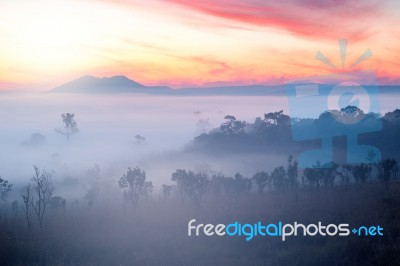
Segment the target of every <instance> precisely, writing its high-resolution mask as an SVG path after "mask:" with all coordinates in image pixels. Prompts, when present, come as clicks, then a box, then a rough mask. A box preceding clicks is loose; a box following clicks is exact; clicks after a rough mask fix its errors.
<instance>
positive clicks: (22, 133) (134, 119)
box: [0, 93, 396, 185]
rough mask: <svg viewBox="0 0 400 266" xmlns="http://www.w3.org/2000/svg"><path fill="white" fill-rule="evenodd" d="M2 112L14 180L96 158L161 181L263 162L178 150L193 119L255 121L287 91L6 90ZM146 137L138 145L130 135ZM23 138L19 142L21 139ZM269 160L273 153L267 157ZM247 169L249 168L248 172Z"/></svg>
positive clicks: (113, 168) (387, 101)
mask: <svg viewBox="0 0 400 266" xmlns="http://www.w3.org/2000/svg"><path fill="white" fill-rule="evenodd" d="M380 101H381V110H382V113H385V112H387V111H389V110H394V109H395V104H396V101H395V99H394V97H390V96H388V97H385V96H382V97H381V99H380ZM0 104H1V108H0V116H1V117H2V123H1V126H0V127H1V130H0V139H1V142H2V146H1V149H0V158H1V160H0V169H1V173H0V175H1V176H3V177H5V178H7V179H9V180H10V181H12V182H13V183H16V184H18V183H20V182H26V181H27V180H29V178H30V176H31V174H32V165H33V164H38V165H40V166H41V167H45V168H48V169H53V170H54V171H55V173H56V177H57V178H58V179H62V178H64V177H65V176H76V177H79V176H81V177H82V176H84V175H85V174H86V172H87V170H88V169H89V168H90V167H92V166H93V164H98V165H100V167H101V170H102V174H103V175H105V176H108V177H109V178H117V177H118V176H120V175H121V174H122V173H124V171H125V170H126V168H127V167H129V166H136V165H139V166H140V167H143V168H144V169H145V170H146V171H147V172H148V174H149V178H150V179H151V180H152V181H153V182H155V184H156V185H159V184H161V183H166V182H168V181H169V179H170V173H171V172H172V171H173V170H174V169H176V168H184V167H186V166H187V167H191V168H195V167H198V165H202V167H208V168H212V170H215V171H225V172H227V173H234V172H236V171H241V172H245V173H246V166H248V169H251V172H254V170H255V169H262V168H263V167H264V168H268V166H263V160H264V161H267V158H268V156H269V157H271V155H263V156H261V157H260V156H248V158H247V157H246V158H244V156H239V157H241V158H236V159H237V160H236V159H233V160H235V161H238V162H240V163H238V164H236V165H232V163H230V162H232V158H235V157H238V156H236V155H234V154H233V155H232V156H231V157H227V158H219V160H216V159H215V158H208V157H207V156H205V157H200V158H193V157H191V158H189V157H188V156H179V152H180V151H181V150H182V149H183V148H184V147H185V145H187V144H188V143H190V141H191V140H192V139H193V138H194V137H195V136H197V135H199V130H198V127H197V126H196V123H197V122H198V121H199V120H200V119H206V120H208V121H209V125H208V128H207V130H211V128H214V127H218V126H219V125H220V124H221V122H222V121H223V120H224V116H225V115H228V114H230V115H234V116H235V117H236V118H237V119H239V120H245V121H250V122H252V121H254V119H255V118H256V117H258V116H262V115H263V114H264V113H267V112H273V111H278V110H284V112H285V113H288V101H287V98H286V97H279V96H277V97H271V96H257V97H255V96H178V97H172V96H154V95H132V94H127V95H126V94H117V95H111V94H110V95H108V94H104V95H103V94H100V95H99V94H94V95H87V94H75V95H73V94H50V93H38V94H4V95H1V96H0ZM62 113H74V114H75V120H76V122H77V124H78V128H79V133H78V134H75V135H73V136H72V137H71V140H70V142H69V143H68V142H67V141H66V138H65V137H64V136H62V135H61V134H58V133H57V132H55V128H58V127H62V126H63V124H62V119H61V114H62ZM33 133H39V134H41V135H44V136H45V140H44V142H43V143H42V144H40V145H29V143H28V144H27V142H29V139H30V137H31V134H33ZM136 135H140V136H144V137H145V138H146V140H145V143H143V144H141V145H139V144H137V143H136V140H135V136H136ZM23 143H25V145H24V144H23ZM268 160H269V161H270V160H271V158H269V159H268ZM249 171H250V170H249Z"/></svg>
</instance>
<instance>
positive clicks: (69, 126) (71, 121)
mask: <svg viewBox="0 0 400 266" xmlns="http://www.w3.org/2000/svg"><path fill="white" fill-rule="evenodd" d="M61 118H62V120H63V123H64V128H56V129H55V130H56V132H57V133H59V134H61V135H64V136H65V137H66V138H67V141H68V142H69V138H70V137H71V136H72V135H73V134H76V133H78V132H79V129H78V125H77V124H76V121H75V114H73V113H66V114H61Z"/></svg>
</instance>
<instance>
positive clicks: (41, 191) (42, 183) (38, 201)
mask: <svg viewBox="0 0 400 266" xmlns="http://www.w3.org/2000/svg"><path fill="white" fill-rule="evenodd" d="M33 169H34V171H35V173H34V175H33V177H32V182H33V189H34V193H33V194H32V196H31V197H30V202H31V205H32V209H33V210H34V212H35V214H36V216H37V219H38V222H39V226H40V230H43V219H44V215H45V213H46V210H47V205H48V204H49V202H50V200H51V197H52V196H53V192H54V186H53V180H52V177H53V174H52V173H51V172H47V171H46V169H43V170H40V169H39V167H37V166H36V165H34V166H33Z"/></svg>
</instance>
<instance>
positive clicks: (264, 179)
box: [252, 171, 269, 195]
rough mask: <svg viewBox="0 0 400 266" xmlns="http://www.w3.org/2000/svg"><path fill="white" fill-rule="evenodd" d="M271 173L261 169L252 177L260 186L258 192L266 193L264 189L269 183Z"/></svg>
mask: <svg viewBox="0 0 400 266" xmlns="http://www.w3.org/2000/svg"><path fill="white" fill-rule="evenodd" d="M268 178H269V175H268V173H267V172H264V171H261V172H257V173H255V174H254V175H253V177H252V179H253V181H254V183H256V185H257V187H258V193H259V194H260V195H262V194H263V193H264V189H265V187H266V186H267V184H268Z"/></svg>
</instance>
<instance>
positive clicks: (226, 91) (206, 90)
mask: <svg viewBox="0 0 400 266" xmlns="http://www.w3.org/2000/svg"><path fill="white" fill-rule="evenodd" d="M304 84H305V83H304ZM304 84H302V85H304ZM309 84H310V83H309ZM299 85H300V84H299ZM335 85H336V84H319V88H320V90H321V91H326V92H327V93H328V92H329V91H330V90H331V89H332V88H333V87H334V86H335ZM365 87H368V86H365ZM378 91H379V93H385V94H387V93H399V92H400V88H399V86H378ZM50 92H60V93H136V94H157V95H177V96H178V95H187V96H192V95H193V96H195V95H232V96H233V95H243V96H245V95H248V96H285V95H286V85H285V84H282V85H275V86H266V85H238V86H221V87H196V88H183V89H171V88H169V87H167V86H146V85H143V84H140V83H138V82H136V81H133V80H131V79H129V78H127V77H125V76H113V77H109V78H97V77H93V76H89V75H87V76H83V77H80V78H78V79H76V80H73V81H70V82H68V83H66V84H64V85H61V86H59V87H56V88H54V89H52V90H51V91H50Z"/></svg>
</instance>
